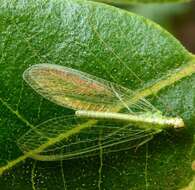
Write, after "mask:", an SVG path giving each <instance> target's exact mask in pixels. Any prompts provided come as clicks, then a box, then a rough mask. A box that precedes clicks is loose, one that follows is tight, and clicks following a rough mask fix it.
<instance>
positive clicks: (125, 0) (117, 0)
mask: <svg viewBox="0 0 195 190" xmlns="http://www.w3.org/2000/svg"><path fill="white" fill-rule="evenodd" d="M92 1H99V2H104V3H113V4H140V3H187V2H190V1H191V0H92Z"/></svg>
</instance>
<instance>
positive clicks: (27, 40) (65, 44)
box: [0, 0, 195, 190]
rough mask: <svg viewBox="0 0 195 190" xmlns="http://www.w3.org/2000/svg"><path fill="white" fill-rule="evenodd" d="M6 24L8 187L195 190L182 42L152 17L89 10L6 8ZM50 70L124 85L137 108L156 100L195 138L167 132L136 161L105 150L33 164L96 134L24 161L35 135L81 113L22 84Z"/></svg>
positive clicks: (193, 66)
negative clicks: (37, 70)
mask: <svg viewBox="0 0 195 190" xmlns="http://www.w3.org/2000/svg"><path fill="white" fill-rule="evenodd" d="M0 22H1V25H0V31H1V35H0V38H1V40H0V55H1V58H0V71H1V72H0V81H1V83H0V89H1V90H0V147H1V152H0V153H1V154H0V165H1V167H0V171H1V172H3V175H2V177H1V179H0V187H3V188H4V189H5V190H7V189H13V188H14V189H21V188H23V189H46V188H47V189H63V188H64V189H113V190H115V189H117V190H118V189H121V190H123V189H136V190H140V189H154V190H155V189H169V190H172V189H179V188H182V187H185V186H187V185H188V184H190V182H191V180H192V179H193V173H192V169H191V163H192V160H193V155H194V151H193V146H194V142H193V136H194V128H193V123H194V106H195V104H194V98H195V97H194V89H195V85H194V84H195V81H194V80H195V77H194V75H193V73H194V72H195V63H194V62H195V61H194V56H193V55H192V54H190V53H189V52H188V51H187V50H186V49H185V48H184V47H183V46H182V45H181V44H180V43H179V42H178V41H177V40H176V39H175V38H174V37H172V36H171V35H170V34H169V33H168V32H166V31H165V30H163V29H162V28H161V27H160V26H158V25H156V24H154V23H153V22H151V21H149V20H146V19H145V18H143V17H140V16H138V15H135V14H132V13H129V12H126V11H122V10H120V9H116V8H113V7H111V6H108V5H104V4H99V3H93V2H88V1H87V2H86V1H70V0H69V1H64V0H59V1H54V0H49V1H41V0H38V1H32V0H28V1H23V0H18V1H11V0H6V1H4V0H2V1H1V4H0ZM41 63H50V64H58V65H63V66H66V67H70V68H73V69H77V70H80V71H83V72H86V73H89V74H91V75H94V76H96V77H99V78H102V79H106V80H108V81H111V82H115V83H118V84H120V85H122V86H124V87H126V88H129V89H131V90H133V91H135V92H136V94H135V96H134V97H132V98H131V100H130V101H131V102H132V101H138V100H139V99H141V98H143V97H144V98H147V99H148V100H149V101H150V102H151V103H152V104H153V105H154V106H155V107H156V108H158V109H159V110H161V111H162V112H163V113H164V114H166V115H168V116H177V115H178V116H180V117H182V118H183V119H184V122H185V123H186V126H187V129H186V130H184V131H180V132H176V131H173V130H170V131H165V132H164V133H161V134H159V135H157V136H156V137H155V138H154V139H153V140H152V141H151V142H150V143H149V144H147V145H144V146H142V147H141V148H139V149H138V150H137V151H136V152H135V151H134V150H127V151H122V152H118V153H111V154H108V155H107V154H104V150H102V149H100V152H99V155H98V156H95V157H89V158H81V159H75V160H71V161H70V160H68V161H58V162H39V161H34V160H32V159H28V157H31V156H33V155H36V154H39V153H40V152H42V151H44V150H45V149H47V148H48V147H49V146H52V145H55V144H56V143H60V142H62V141H63V140H64V139H68V138H69V137H70V136H71V135H73V134H75V133H79V131H80V130H82V129H83V128H86V127H90V126H91V125H92V124H93V121H91V120H89V121H88V122H87V123H85V125H81V126H77V127H76V128H74V130H68V131H66V132H64V133H63V132H62V133H60V135H58V136H57V137H55V138H51V139H49V140H48V141H47V142H45V141H44V143H42V144H41V143H40V142H38V143H40V146H39V147H38V148H36V149H34V150H32V151H29V152H26V153H25V154H23V153H22V152H21V151H20V149H19V148H18V147H17V144H16V141H17V140H18V139H19V138H20V137H21V136H22V135H23V134H24V133H25V132H27V131H28V130H29V129H33V128H34V127H35V126H36V125H38V124H40V123H42V122H44V121H47V120H49V119H54V118H57V117H61V116H64V115H66V114H72V113H73V112H72V110H71V109H66V108H63V107H60V106H58V105H56V104H54V103H51V102H49V101H47V100H46V99H43V98H42V97H41V96H40V95H38V94H37V93H36V92H35V91H34V90H33V89H32V88H31V87H29V86H28V85H27V84H26V83H25V82H24V81H23V79H22V74H23V72H24V71H25V70H26V69H27V68H28V67H29V66H30V65H34V64H41ZM54 127H55V126H54ZM100 139H101V138H100ZM100 146H101V140H100ZM127 146H128V144H127ZM23 161H25V163H24V162H23Z"/></svg>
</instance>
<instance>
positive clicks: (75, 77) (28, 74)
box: [23, 64, 154, 112]
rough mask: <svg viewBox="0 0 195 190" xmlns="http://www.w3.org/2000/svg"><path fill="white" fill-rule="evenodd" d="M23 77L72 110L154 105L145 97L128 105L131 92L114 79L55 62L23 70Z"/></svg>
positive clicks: (148, 106) (143, 108)
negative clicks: (110, 79)
mask: <svg viewBox="0 0 195 190" xmlns="http://www.w3.org/2000/svg"><path fill="white" fill-rule="evenodd" d="M23 78H24V80H25V81H26V82H27V83H28V84H29V85H30V86H31V87H32V88H33V89H34V90H35V91H36V92H37V93H39V94H40V95H42V96H43V97H45V98H46V99H48V100H50V101H52V102H54V103H56V104H58V105H61V106H64V107H69V108H72V109H75V110H93V111H109V112H115V111H116V107H122V108H127V109H128V110H129V111H131V109H132V108H133V107H135V108H136V109H137V108H138V109H139V110H141V111H143V110H144V111H148V110H151V109H154V107H153V106H152V105H151V104H150V103H149V102H147V101H146V100H144V99H141V100H139V101H138V102H136V104H131V107H130V106H129V105H128V104H127V103H126V102H129V101H130V100H131V98H132V97H133V95H134V93H133V92H132V91H131V90H129V89H127V88H124V87H122V86H120V85H117V84H115V83H111V82H109V81H106V80H103V79H100V78H97V77H95V76H92V75H89V74H87V73H84V72H81V71H78V70H74V69H71V68H68V67H64V66H60V65H54V64H37V65H33V66H31V67H29V68H28V69H27V70H26V71H25V72H24V74H23Z"/></svg>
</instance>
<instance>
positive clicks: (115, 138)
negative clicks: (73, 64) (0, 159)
mask: <svg viewBox="0 0 195 190" xmlns="http://www.w3.org/2000/svg"><path fill="white" fill-rule="evenodd" d="M23 79H24V80H25V81H26V82H27V83H28V84H29V85H30V86H31V87H32V88H33V89H34V90H35V91H36V92H37V93H39V94H40V95H41V96H43V97H44V98H46V99H48V100H49V101H51V102H54V103H55V104H58V105H60V106H63V107H67V108H71V109H73V110H75V115H72V116H63V117H58V118H52V119H50V120H48V121H45V122H43V123H41V124H39V125H38V126H36V127H35V128H33V129H30V130H29V131H28V132H27V133H25V134H24V135H23V136H22V137H21V138H20V139H19V140H18V144H19V147H20V148H21V149H22V151H24V152H27V151H30V150H33V149H35V148H38V147H39V146H40V145H41V144H44V143H46V142H47V141H48V140H50V141H51V142H52V139H55V138H58V136H59V135H60V134H62V133H65V132H68V131H69V130H73V129H76V127H77V126H84V125H86V126H87V127H86V128H83V129H82V130H79V131H78V132H76V133H75V134H74V135H72V136H71V137H70V138H68V139H61V140H60V142H57V143H53V144H52V143H51V146H50V147H48V148H47V149H46V150H44V151H43V152H41V153H40V154H38V155H35V156H33V157H34V158H35V159H38V160H50V161H52V160H60V159H72V158H77V157H83V156H89V155H94V154H96V153H97V152H98V150H99V149H100V148H102V149H103V150H104V152H106V153H108V152H115V151H119V150H123V149H128V148H130V147H134V146H138V145H140V144H143V143H144V142H146V141H148V140H149V139H151V138H152V137H153V135H154V134H157V133H159V132H161V131H162V130H163V129H165V128H168V127H173V128H183V127H184V126H185V125H184V122H183V120H182V119H181V118H180V117H167V116H163V115H162V114H161V112H160V111H159V110H157V109H156V108H155V107H154V106H153V105H152V104H150V102H148V101H147V100H146V99H139V100H136V101H133V99H134V97H135V93H134V92H133V91H132V90H130V89H128V88H125V87H123V86H120V85H118V84H116V83H112V82H109V81H106V80H103V79H100V78H97V77H95V76H92V75H90V74H87V73H84V72H81V71H78V70H75V69H72V68H68V67H64V66H60V65H54V64H37V65H33V66H31V67H29V68H28V69H27V70H25V72H24V73H23ZM90 121H91V122H90Z"/></svg>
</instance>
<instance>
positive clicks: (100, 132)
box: [18, 116, 160, 161]
mask: <svg viewBox="0 0 195 190" xmlns="http://www.w3.org/2000/svg"><path fill="white" fill-rule="evenodd" d="M87 121H88V120H87V119H80V118H77V117H75V116H69V117H59V118H55V119H50V120H48V121H46V122H44V123H42V124H40V125H38V126H36V128H35V129H31V130H29V131H28V132H27V133H26V134H24V135H23V136H22V137H21V138H20V139H19V140H18V145H19V147H20V148H21V150H22V151H23V152H29V151H31V150H35V149H37V148H39V147H40V146H41V145H43V144H47V143H48V141H49V142H56V143H51V144H52V145H51V146H49V147H48V148H46V149H45V150H44V151H42V152H41V153H40V154H38V155H34V156H33V158H35V159H38V160H44V161H45V160H48V161H53V160H61V159H73V158H77V157H84V156H90V155H94V154H97V153H98V150H99V149H100V148H103V149H104V153H108V152H113V151H119V150H122V149H129V148H131V147H133V146H136V145H138V144H140V142H142V141H144V139H147V138H148V137H151V136H152V135H154V134H155V133H158V132H160V131H157V130H155V131H153V130H152V129H150V128H149V129H139V128H133V126H131V125H130V124H127V123H117V122H113V123H111V122H110V121H109V123H106V121H99V122H98V123H97V122H94V125H92V126H91V127H87V128H86V129H83V130H81V131H78V132H77V133H75V134H74V135H72V136H70V137H69V138H68V139H65V138H64V139H63V138H62V139H61V140H60V141H56V139H58V138H59V136H63V134H66V133H67V132H68V131H70V130H74V129H76V128H77V127H78V126H79V125H85V123H86V122H87ZM75 131H76V130H75ZM65 136H66V135H65ZM65 136H64V137H65Z"/></svg>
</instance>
